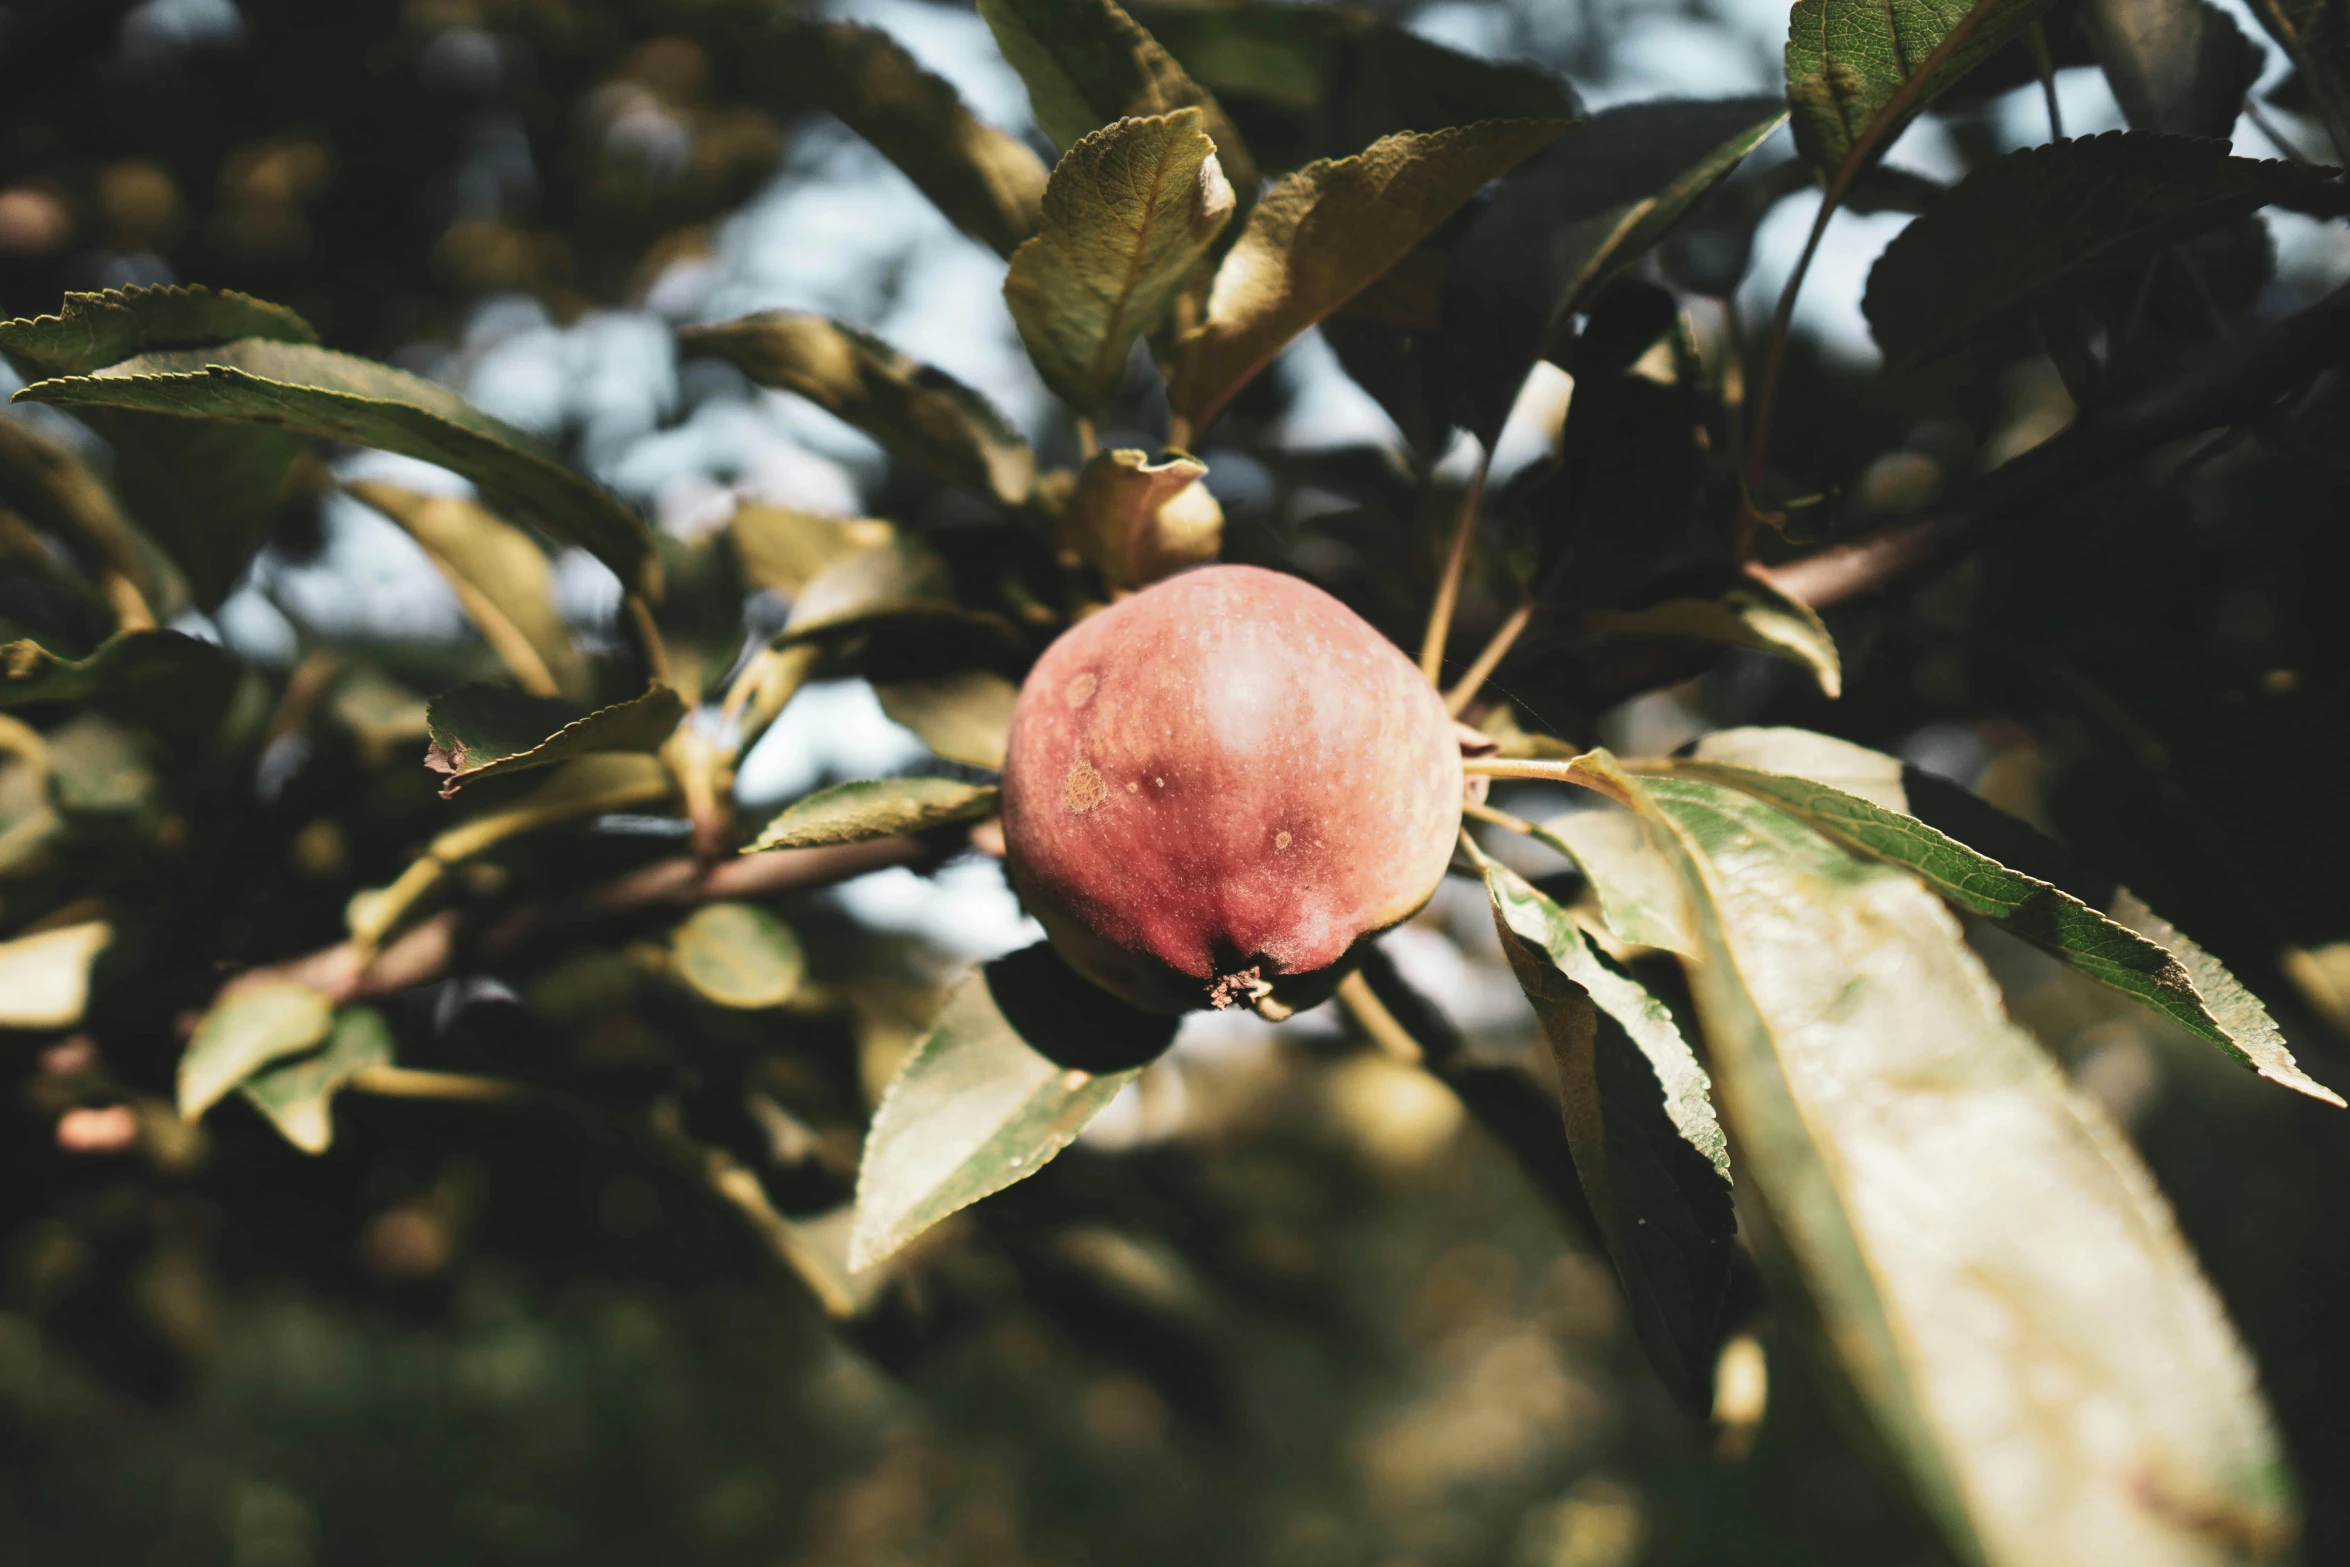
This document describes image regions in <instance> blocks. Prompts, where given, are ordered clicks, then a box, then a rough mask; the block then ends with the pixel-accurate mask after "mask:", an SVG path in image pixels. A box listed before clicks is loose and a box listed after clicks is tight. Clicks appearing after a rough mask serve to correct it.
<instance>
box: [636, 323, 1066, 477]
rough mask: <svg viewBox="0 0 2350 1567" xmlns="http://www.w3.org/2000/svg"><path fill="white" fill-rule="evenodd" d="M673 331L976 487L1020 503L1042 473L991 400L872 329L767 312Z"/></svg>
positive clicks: (701, 349)
mask: <svg viewBox="0 0 2350 1567" xmlns="http://www.w3.org/2000/svg"><path fill="white" fill-rule="evenodd" d="M677 337H678V341H679V342H680V343H682V344H683V345H684V346H685V347H686V348H687V349H688V350H690V351H692V352H696V353H705V354H716V355H718V356H719V357H720V358H722V359H725V360H727V361H728V362H730V363H731V364H733V365H734V367H735V368H736V369H738V370H740V371H742V373H743V374H745V375H747V376H749V377H750V378H751V379H752V380H754V381H756V382H758V383H759V384H760V385H761V386H776V387H781V388H783V389H784V390H785V391H788V392H797V393H799V394H800V395H801V396H802V397H805V398H807V399H808V401H810V402H812V403H814V404H815V405H816V406H817V407H819V408H821V409H823V410H824V411H825V412H826V413H829V414H831V415H833V416H834V417H835V418H838V419H841V420H844V421H846V422H847V423H849V424H853V425H855V426H856V427H857V428H858V429H860V430H862V431H864V432H865V433H866V434H867V435H870V436H872V437H873V439H875V440H876V441H879V442H880V443H881V444H882V445H883V446H885V447H887V448H888V449H889V450H890V451H893V452H895V453H897V454H898V455H899V456H900V457H903V458H905V459H907V460H908V461H909V462H916V463H920V464H921V465H922V466H923V467H925V468H928V469H930V470H931V471H932V472H933V473H935V474H937V475H938V476H939V477H941V478H943V479H946V480H948V481H949V482H951V483H954V484H959V485H961V486H962V487H963V488H964V489H967V490H970V491H971V492H973V493H974V494H977V495H985V496H989V497H992V498H993V499H995V500H999V501H1001V502H1003V503H1004V504H1005V505H1007V506H1017V505H1019V504H1020V503H1021V502H1022V501H1024V500H1026V499H1027V498H1028V491H1029V489H1030V487H1031V486H1032V485H1033V484H1034V483H1035V481H1036V457H1035V455H1034V454H1033V453H1032V452H1030V451H1029V449H1028V443H1027V442H1026V441H1024V440H1022V439H1021V438H1020V433H1019V432H1018V431H1017V430H1015V429H1013V428H1012V424H1011V421H1010V420H1008V419H1006V418H1005V417H1004V416H1003V415H1002V414H1001V413H998V412H997V411H996V408H995V405H994V404H992V403H990V402H989V401H988V400H987V399H986V398H984V397H982V396H980V395H979V394H978V393H977V392H975V391H973V390H971V388H969V387H967V386H965V385H964V384H963V383H962V382H960V381H958V380H956V379H955V378H954V377H953V376H950V375H947V374H946V373H944V372H943V371H939V370H934V369H932V368H931V367H930V366H928V365H925V364H920V363H917V362H916V361H914V360H912V359H909V358H907V357H906V356H905V355H904V354H901V353H899V352H898V351H897V350H896V349H894V348H892V347H890V346H889V345H888V344H887V343H884V342H883V341H881V339H879V338H877V337H874V336H872V335H870V334H869V333H865V332H860V331H858V330H856V329H855V328H854V327H846V326H842V325H841V324H840V323H839V322H837V321H829V320H827V319H825V318H824V317H823V316H812V315H803V314H801V313H799V312H796V311H790V310H770V311H764V312H762V313H760V314H758V315H755V316H744V317H743V318H742V319H740V320H738V321H727V322H722V323H720V324H719V325H716V326H695V327H685V328H682V329H680V330H679V332H678V334H677Z"/></svg>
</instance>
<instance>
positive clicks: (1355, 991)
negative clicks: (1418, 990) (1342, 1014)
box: [1338, 969, 1427, 1066]
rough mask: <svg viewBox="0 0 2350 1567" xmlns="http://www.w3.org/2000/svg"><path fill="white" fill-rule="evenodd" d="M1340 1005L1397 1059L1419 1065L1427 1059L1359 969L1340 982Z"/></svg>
mask: <svg viewBox="0 0 2350 1567" xmlns="http://www.w3.org/2000/svg"><path fill="white" fill-rule="evenodd" d="M1338 1004H1339V1005H1340V1006H1342V1007H1344V1008H1346V1010H1347V1013H1348V1014H1349V1015H1350V1016H1351V1017H1353V1018H1354V1020H1355V1022H1356V1024H1357V1025H1358V1026H1360V1027H1361V1029H1362V1031H1363V1032H1364V1033H1366V1034H1368V1035H1370V1036H1371V1043H1373V1044H1375V1045H1377V1046H1378V1047H1379V1048H1380V1049H1381V1050H1383V1051H1385V1052H1386V1053H1387V1054H1389V1055H1391V1056H1393V1057H1394V1058H1395V1059H1396V1060H1398V1061H1403V1062H1408V1063H1410V1064H1411V1065H1413V1066H1418V1065H1420V1064H1421V1063H1422V1062H1423V1061H1425V1060H1426V1059H1427V1053H1426V1052H1425V1051H1423V1050H1422V1049H1421V1048H1420V1042H1419V1041H1418V1040H1416V1039H1414V1038H1413V1037H1412V1035H1411V1031H1410V1030H1409V1029H1407V1028H1405V1027H1404V1026H1403V1025H1402V1024H1401V1023H1399V1022H1397V1021H1396V1018H1395V1014H1394V1013H1392V1012H1390V1011H1388V1010H1387V1003H1386V1002H1384V1001H1381V1000H1380V999H1379V993H1378V992H1377V991H1375V990H1373V989H1372V988H1371V982H1370V981H1369V980H1367V979H1365V978H1363V973H1362V970H1360V969H1357V970H1355V972H1353V973H1352V974H1349V975H1347V976H1346V978H1344V979H1342V980H1340V981H1339V982H1338Z"/></svg>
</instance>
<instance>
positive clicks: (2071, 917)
mask: <svg viewBox="0 0 2350 1567" xmlns="http://www.w3.org/2000/svg"><path fill="white" fill-rule="evenodd" d="M1745 733H1749V734H1751V733H1753V732H1751V731H1748V732H1745ZM1775 733H1777V732H1776V731H1762V732H1761V734H1762V735H1764V736H1769V735H1773V734H1775ZM1739 734H1740V732H1737V731H1733V732H1732V733H1731V737H1730V738H1726V739H1719V740H1718V743H1716V741H1717V737H1712V736H1709V737H1708V744H1707V745H1705V746H1701V747H1700V749H1699V754H1698V756H1697V757H1695V758H1692V759H1689V760H1686V761H1677V762H1674V763H1672V764H1670V765H1671V767H1672V768H1673V770H1674V771H1675V772H1676V773H1680V774H1686V775H1688V776H1692V777H1703V778H1707V779H1710V780H1713V781H1715V782H1718V783H1723V784H1726V785H1729V786H1730V787H1732V788H1736V789H1738V790H1741V791H1743V792H1745V793H1747V794H1751V795H1754V796H1756V797H1758V798H1761V799H1765V800H1768V801H1770V802H1771V803H1772V804H1773V805H1775V806H1777V807H1779V808H1780V809H1781V810H1784V811H1786V812H1787V813H1789V814H1790V815H1793V816H1796V817H1798V818H1800V819H1801V820H1802V821H1803V822H1804V823H1806V824H1807V825H1808V826H1810V827H1812V828H1814V829H1816V830H1818V831H1820V832H1822V833H1825V834H1827V835H1828V836H1829V837H1831V838H1833V839H1835V840H1836V841H1838V842H1839V843H1843V844H1846V845H1849V846H1850V847H1852V848H1855V849H1858V850H1860V851H1861V852H1862V853H1864V854H1869V855H1873V856H1875V857H1876V858H1878V859H1881V860H1884V861H1886V862H1888V863H1889V864H1893V865H1898V866H1900V867H1902V868H1903V869H1905V870H1908V871H1912V872H1914V873H1915V874H1917V875H1918V876H1920V877H1922V878H1923V879H1924V880H1925V882H1926V884H1927V885H1928V886H1930V887H1932V888H1933V889H1934V890H1935V891H1936V892H1939V893H1940V894H1942V896H1943V897H1945V898H1947V899H1949V900H1950V902H1952V903H1953V904H1955V905H1957V906H1958V907H1959V908H1961V909H1964V910H1965V911H1966V912H1968V913H1969V914H1976V915H1980V916H1982V917H1983V918H1985V919H1990V920H1995V921H1997V922H1998V923H1999V925H2000V926H2001V927H2002V928H2004V929H2005V930H2007V931H2008V932H2009V933H2010V934H2011V935H2014V936H2017V937H2019V938H2021V939H2022V940H2025V941H2028V942H2030V943H2032V945H2034V946H2036V947H2039V948H2041V949H2042V950H2043V951H2045V952H2048V953H2049V954H2051V955H2052V956H2054V957H2056V958H2059V959H2061V960H2062V961H2063V962H2065V963H2066V964H2068V965H2070V966H2071V967H2073V968H2075V969H2078V970H2079V971H2080V972H2081V973H2083V974H2086V975H2088V976H2089V977H2090V978H2091V979H2094V980H2096V981H2097V982H2099V983H2100V984H2103V985H2109V986H2111V987H2112V988H2113V989H2115V990H2118V991H2120V992H2121V993H2122V994H2124V995H2126V996H2130V997H2132V998H2134V999H2136V1000H2138V1001H2140V1002H2143V1003H2144V1004H2146V1005H2147V1006H2150V1007H2152V1008H2154V1009H2155V1010H2156V1011H2157V1012H2160V1013H2162V1014H2163V1015H2164V1016H2165V1017H2168V1018H2169V1019H2171V1021H2173V1022H2175V1023H2177V1024H2178V1025H2179V1026H2180V1027H2182V1028H2184V1029H2186V1030H2187V1032H2189V1033H2191V1034H2193V1035H2195V1036H2196V1037H2198V1038H2200V1039H2203V1040H2205V1041H2207V1042H2208V1043H2211V1044H2214V1045H2217V1046H2218V1047H2219V1048H2220V1049H2222V1050H2224V1051H2225V1052H2227V1053H2228V1054H2229V1055H2230V1056H2232V1057H2234V1058H2235V1059H2236V1060H2237V1061H2239V1062H2240V1063H2242V1064H2243V1065H2245V1066H2247V1067H2249V1068H2251V1069H2252V1070H2253V1071H2255V1072H2257V1073H2259V1074H2260V1075H2261V1076H2262V1077H2265V1078H2267V1079H2269V1080H2270V1081H2271V1082H2274V1083H2280V1084H2282V1085H2284V1086H2285V1087H2287V1088H2291V1089H2294V1090H2296V1091H2297V1092H2300V1093H2304V1094H2307V1095H2309V1096H2310V1097H2311V1098H2313V1099H2319V1100H2322V1101H2324V1102H2325V1103H2327V1104H2332V1105H2340V1104H2341V1103H2342V1099H2341V1096H2340V1095H2338V1094H2336V1093H2335V1092H2334V1091H2333V1090H2332V1089H2330V1088H2327V1087H2326V1086H2325V1085H2324V1084H2322V1083H2319V1082H2317V1081H2315V1080H2314V1079H2312V1078H2311V1077H2310V1076H2309V1075H2308V1074H2307V1073H2305V1072H2303V1071H2302V1070H2301V1068H2300V1067H2299V1066H2298V1065H2297V1064H2296V1063H2295V1062H2294V1060H2293V1054H2292V1052H2291V1051H2290V1050H2288V1049H2287V1048H2286V1046H2285V1037H2284V1034H2283V1032H2282V1031H2281V1030H2280V1029H2278V1027H2277V1025H2276V1022H2275V1020H2274V1019H2272V1018H2271V1017H2270V1016H2269V1015H2268V1012H2267V1011H2266V1009H2264V1008H2263V1007H2262V1006H2261V1005H2260V1003H2259V1001H2258V1000H2256V999H2255V998H2254V997H2253V996H2252V994H2251V993H2250V992H2249V991H2247V990H2245V989H2244V987H2243V986H2242V985H2241V984H2240V983H2238V982H2237V980H2236V978H2235V976H2233V975H2232V974H2230V973H2228V971H2227V970H2226V969H2225V968H2224V967H2222V966H2221V965H2220V963H2219V962H2218V960H2217V959H2215V958H2213V957H2212V956H2211V955H2210V954H2208V953H2206V952H2205V951H2204V950H2203V949H2202V948H2200V947H2198V946H2196V945H2195V944H2194V943H2193V942H2191V941H2188V940H2187V938H2186V937H2184V936H2182V935H2180V933H2179V932H2178V931H2177V930H2175V929H2173V928H2172V927H2171V926H2170V925H2169V924H2168V923H2166V922H2165V921H2163V920H2162V919H2161V918H2160V917H2159V916H2157V915H2156V914H2155V913H2154V911H2153V910H2151V909H2149V908H2147V907H2146V906H2145V904H2144V903H2142V902H2140V901H2139V900H2138V899H2137V898H2136V897H2135V896H2133V895H2131V894H2130V893H2128V892H2127V891H2126V890H2124V891H2121V892H2119V893H2118V894H2117V895H2116V896H2115V897H2114V898H2113V899H2112V900H2111V908H2110V912H2100V911H2099V910H2098V909H2096V908H2093V907H2092V906H2090V905H2089V904H2088V903H2086V902H2084V901H2083V900H2082V899H2080V898H2078V897H2076V896H2074V895H2073V894H2072V893H2070V892H2066V891H2064V890H2063V889H2061V888H2059V887H2056V886H2054V885H2052V884H2050V883H2049V882H2046V881H2042V880H2040V879H2038V878H2036V877H2033V876H2030V875H2027V874H2025V873H2024V872H2022V871H2019V870H2014V869H2011V868H2010V867H2009V866H2007V865H2005V864H2003V863H2001V862H2000V861H1999V860H1997V859H1994V858H1992V857H1991V855H1990V853H1988V852H1987V851H1986V850H1983V849H1977V848H1973V847H1970V846H1968V845H1967V844H1965V843H1962V842H1960V841H1959V840H1957V839H1956V838H1953V837H1952V836H1950V835H1949V834H1948V833H1946V832H1943V831H1941V830H1939V829H1938V828H1936V827H1933V826H1929V825H1928V824H1926V823H1925V822H1922V821H1920V820H1918V819H1917V818H1916V817H1914V816H1911V815H1909V814H1906V810H1907V806H1908V804H1909V801H1908V797H1907V789H1906V786H1905V784H1904V782H1903V773H1902V770H1901V768H1900V766H1899V764H1898V763H1895V762H1894V761H1893V759H1892V758H1890V757H1880V758H1877V760H1878V761H1880V762H1882V763H1884V764H1885V766H1886V767H1887V768H1888V769H1890V771H1891V779H1890V781H1889V787H1890V789H1891V790H1892V791H1893V792H1894V794H1895V795H1896V796H1897V798H1898V801H1899V803H1898V805H1897V806H1888V805H1886V804H1883V803H1880V801H1879V800H1875V799H1871V798H1869V797H1867V796H1864V795H1862V794H1859V793H1848V792H1846V791H1845V790H1843V789H1840V788H1837V787H1835V786H1834V785H1832V784H1830V783H1826V782H1823V781H1820V780H1819V779H1816V778H1813V777H1808V776H1799V775H1795V774H1791V773H1787V772H1782V771H1776V770H1763V769H1759V768H1756V767H1753V766H1743V765H1739V764H1738V763H1736V762H1731V761H1726V760H1718V759H1716V758H1719V757H1723V756H1725V755H1738V754H1748V755H1751V754H1753V752H1754V751H1756V750H1757V749H1762V748H1765V747H1769V746H1770V744H1771V742H1770V741H1769V740H1768V739H1757V740H1750V741H1746V742H1744V743H1742V742H1741V740H1740V739H1739V738H1738V737H1737V736H1738V735H1739ZM1830 748H1835V749H1830ZM1784 749H1786V750H1788V751H1791V752H1792V751H1794V749H1795V748H1794V747H1793V746H1792V745H1789V746H1786V747H1785V748H1784ZM1807 749H1809V750H1810V751H1812V752H1813V754H1815V755H1819V756H1820V757H1821V759H1822V760H1824V761H1827V762H1829V764H1830V765H1832V766H1839V767H1840V768H1841V770H1843V771H1846V772H1847V773H1859V772H1862V771H1863V770H1864V765H1863V762H1862V761H1861V760H1860V759H1855V760H1853V761H1843V760H1841V759H1840V758H1839V757H1838V751H1839V750H1846V749H1849V750H1858V749H1859V748H1858V747H1844V746H1842V745H1841V743H1840V742H1835V741H1827V742H1826V743H1825V745H1820V746H1812V747H1809V748H1807ZM1870 754H1871V753H1865V752H1864V753H1863V758H1866V757H1867V756H1869V755H1870ZM1799 755H1800V753H1798V757H1799ZM1887 787H1888V783H1887V782H1885V781H1880V783H1879V785H1878V789H1877V790H1876V791H1872V792H1876V793H1880V794H1881V793H1882V792H1883V791H1885V790H1886V788H1887ZM1981 812H1982V814H1983V815H1984V816H1994V817H1995V816H1996V815H1997V813H1995V812H1992V811H1991V809H1990V808H1989V807H1988V806H1984V807H1981ZM1997 825H1998V828H1999V831H2000V833H2001V835H2002V837H2006V838H2010V839H2015V838H2022V837H2027V836H2029V835H2031V833H2032V829H2031V828H2029V827H2027V826H2026V825H2025V824H2024V823H2022V822H2018V821H2015V820H2013V819H2012V818H2003V819H2000V820H1999V821H1998V824H1997Z"/></svg>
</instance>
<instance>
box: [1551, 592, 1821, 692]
mask: <svg viewBox="0 0 2350 1567" xmlns="http://www.w3.org/2000/svg"><path fill="white" fill-rule="evenodd" d="M1591 628H1592V629H1593V630H1594V631H1608V632H1615V633H1617V634H1619V635H1630V636H1650V637H1688V638H1691V639H1692V640H1694V641H1698V642H1718V643H1720V644H1722V645H1723V646H1725V647H1750V648H1754V649H1756V650H1757V651H1759V652H1764V653H1769V654H1772V655H1774V656H1776V657H1779V658H1783V659H1785V660H1787V661H1788V662H1789V663H1791V664H1800V665H1802V666H1803V667H1804V668H1805V669H1807V670H1809V671H1811V677H1812V679H1814V680H1816V681H1818V682H1819V686H1820V690H1821V691H1822V692H1824V693H1825V694H1826V695H1828V696H1830V697H1837V696H1842V695H1843V694H1844V667H1843V663H1842V661H1841V660H1840V659H1839V658H1838V657H1837V655H1836V639H1835V638H1834V637H1832V636H1830V635H1829V634H1828V628H1827V626H1826V625H1824V624H1823V623H1822V622H1821V620H1820V617H1819V615H1818V614H1817V613H1816V612H1815V611H1814V610H1813V609H1812V607H1811V606H1810V605H1809V604H1806V603H1804V602H1803V601H1802V600H1801V599H1797V598H1791V597H1789V596H1788V595H1787V594H1785V593H1782V592H1780V591H1779V590H1778V589H1777V588H1775V587H1773V586H1771V585H1770V584H1769V583H1768V582H1765V581H1763V580H1762V579H1761V578H1759V577H1742V578H1740V579H1739V580H1738V581H1737V582H1735V583H1733V584H1732V585H1731V586H1730V587H1728V588H1727V589H1725V590H1724V591H1723V592H1722V594H1721V595H1720V596H1719V597H1717V598H1681V599H1667V600H1665V601H1664V602H1663V603H1661V604H1651V605H1648V606H1647V607H1645V608H1642V609H1632V610H1599V611H1595V612H1594V613H1593V614H1592V616H1591Z"/></svg>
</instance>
